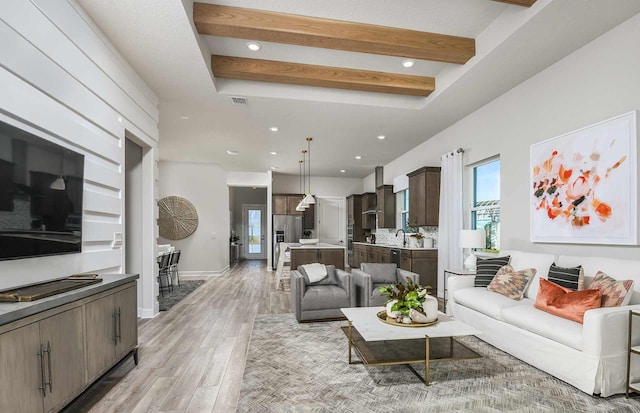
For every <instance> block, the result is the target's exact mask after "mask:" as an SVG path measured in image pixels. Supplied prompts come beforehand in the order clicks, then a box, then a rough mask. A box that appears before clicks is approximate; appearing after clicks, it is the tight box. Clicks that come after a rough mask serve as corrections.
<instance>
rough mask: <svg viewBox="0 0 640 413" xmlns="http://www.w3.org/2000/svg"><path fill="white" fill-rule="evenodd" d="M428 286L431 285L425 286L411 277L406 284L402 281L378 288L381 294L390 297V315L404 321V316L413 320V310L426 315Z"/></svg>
mask: <svg viewBox="0 0 640 413" xmlns="http://www.w3.org/2000/svg"><path fill="white" fill-rule="evenodd" d="M428 288H431V287H429V286H428V287H423V286H421V285H420V284H416V283H414V282H413V280H412V279H411V278H409V279H408V281H407V285H406V286H405V285H404V284H402V283H397V284H395V285H385V286H382V287H379V288H378V290H379V291H380V294H381V295H383V296H385V297H387V298H388V300H387V315H388V316H391V317H392V318H396V319H398V322H404V321H403V318H407V319H408V321H409V322H411V315H412V313H413V312H418V313H420V314H422V315H423V316H425V315H426V312H425V308H424V303H425V301H427V289H428ZM412 310H413V311H412Z"/></svg>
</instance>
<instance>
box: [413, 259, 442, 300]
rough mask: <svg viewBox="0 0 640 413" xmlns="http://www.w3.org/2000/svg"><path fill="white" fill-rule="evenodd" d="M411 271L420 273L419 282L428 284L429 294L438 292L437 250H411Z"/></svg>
mask: <svg viewBox="0 0 640 413" xmlns="http://www.w3.org/2000/svg"><path fill="white" fill-rule="evenodd" d="M411 271H412V272H415V273H417V274H420V284H421V285H423V286H425V287H426V286H430V287H431V289H429V294H430V295H433V296H434V297H435V296H437V294H438V251H437V250H412V251H411Z"/></svg>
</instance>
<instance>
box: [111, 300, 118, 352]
mask: <svg viewBox="0 0 640 413" xmlns="http://www.w3.org/2000/svg"><path fill="white" fill-rule="evenodd" d="M117 317H118V314H117V313H116V309H115V308H114V309H113V314H112V315H111V318H112V319H113V343H114V345H115V344H118V324H117V323H118V320H117Z"/></svg>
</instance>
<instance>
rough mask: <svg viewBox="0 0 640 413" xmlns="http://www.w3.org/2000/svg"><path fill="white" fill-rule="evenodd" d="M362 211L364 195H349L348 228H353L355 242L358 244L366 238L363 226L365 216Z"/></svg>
mask: <svg viewBox="0 0 640 413" xmlns="http://www.w3.org/2000/svg"><path fill="white" fill-rule="evenodd" d="M362 211H363V209H362V195H356V194H353V195H349V196H348V197H347V228H348V227H351V228H352V230H353V240H354V241H356V242H362V241H364V238H365V233H364V231H363V229H364V228H363V226H362V222H363V219H364V218H365V216H364V215H362ZM374 225H375V222H374Z"/></svg>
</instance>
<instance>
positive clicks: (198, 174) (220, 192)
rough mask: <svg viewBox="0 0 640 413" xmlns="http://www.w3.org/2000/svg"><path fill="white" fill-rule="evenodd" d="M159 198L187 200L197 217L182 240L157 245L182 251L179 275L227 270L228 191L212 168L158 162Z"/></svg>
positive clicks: (220, 174) (223, 179) (217, 168)
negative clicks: (194, 227) (164, 245)
mask: <svg viewBox="0 0 640 413" xmlns="http://www.w3.org/2000/svg"><path fill="white" fill-rule="evenodd" d="M159 169H160V180H159V185H160V198H164V197H166V196H180V197H183V198H186V199H188V200H189V201H190V202H191V203H192V204H193V206H194V207H195V208H196V211H197V213H198V228H196V230H195V232H194V233H193V234H191V235H190V236H189V237H187V238H185V239H182V240H168V239H165V238H162V237H160V240H159V243H161V244H172V245H174V246H175V247H176V249H180V250H182V253H181V255H180V273H181V274H203V273H221V272H223V271H225V270H226V269H227V268H228V266H229V188H228V187H227V174H226V172H225V171H224V170H223V169H222V168H221V167H220V166H218V165H216V164H209V163H191V162H170V161H160V162H159Z"/></svg>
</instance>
